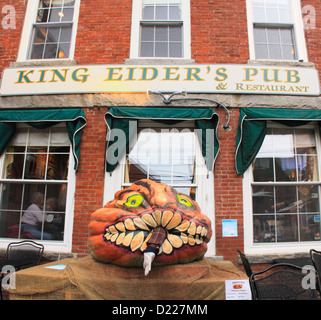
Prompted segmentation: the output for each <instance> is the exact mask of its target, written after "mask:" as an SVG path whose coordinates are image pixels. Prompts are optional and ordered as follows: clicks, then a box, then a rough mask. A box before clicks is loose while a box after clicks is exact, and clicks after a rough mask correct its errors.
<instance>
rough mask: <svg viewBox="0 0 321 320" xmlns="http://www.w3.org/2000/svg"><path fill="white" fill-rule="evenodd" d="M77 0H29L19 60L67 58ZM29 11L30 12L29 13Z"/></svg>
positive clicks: (70, 49)
mask: <svg viewBox="0 0 321 320" xmlns="http://www.w3.org/2000/svg"><path fill="white" fill-rule="evenodd" d="M78 6H79V0H39V1H38V0H37V1H29V4H28V9H27V14H26V17H27V18H26V22H25V26H24V30H23V37H24V36H26V38H25V39H29V40H28V42H29V43H28V42H26V40H25V39H22V42H21V45H20V52H19V59H18V60H24V58H25V59H27V60H28V59H32V60H34V59H36V60H39V59H40V60H41V59H70V58H72V56H73V50H74V42H75V36H76V28H77V26H76V21H77V17H78V10H79V9H78ZM28 14H29V15H28Z"/></svg>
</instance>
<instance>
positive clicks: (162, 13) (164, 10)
mask: <svg viewBox="0 0 321 320" xmlns="http://www.w3.org/2000/svg"><path fill="white" fill-rule="evenodd" d="M155 19H156V20H168V6H156V13H155Z"/></svg>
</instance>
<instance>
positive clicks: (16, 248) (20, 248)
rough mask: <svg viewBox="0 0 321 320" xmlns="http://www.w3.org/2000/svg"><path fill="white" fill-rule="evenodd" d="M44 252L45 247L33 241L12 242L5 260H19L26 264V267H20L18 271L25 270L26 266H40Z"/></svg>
mask: <svg viewBox="0 0 321 320" xmlns="http://www.w3.org/2000/svg"><path fill="white" fill-rule="evenodd" d="M43 251H44V246H43V245H42V244H40V243H37V242H34V241H31V240H23V241H19V242H11V243H9V245H8V247H7V251H6V257H5V259H8V260H17V261H21V263H23V262H25V265H23V264H21V266H18V269H23V268H25V267H26V266H27V267H30V266H34V265H37V264H39V263H40V260H41V258H42V255H43Z"/></svg>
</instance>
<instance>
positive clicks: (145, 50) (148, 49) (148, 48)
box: [140, 42, 154, 57]
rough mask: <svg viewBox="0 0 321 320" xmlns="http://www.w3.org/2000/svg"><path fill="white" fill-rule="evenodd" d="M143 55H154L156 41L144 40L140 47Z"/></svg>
mask: <svg viewBox="0 0 321 320" xmlns="http://www.w3.org/2000/svg"><path fill="white" fill-rule="evenodd" d="M140 56H141V57H154V43H153V42H142V43H141V47H140Z"/></svg>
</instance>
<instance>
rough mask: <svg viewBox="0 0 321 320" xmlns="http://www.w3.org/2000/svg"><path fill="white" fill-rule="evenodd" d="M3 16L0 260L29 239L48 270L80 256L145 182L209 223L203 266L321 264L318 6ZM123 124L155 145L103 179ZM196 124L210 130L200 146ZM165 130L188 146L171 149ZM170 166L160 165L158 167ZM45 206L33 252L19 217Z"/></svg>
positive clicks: (294, 1)
mask: <svg viewBox="0 0 321 320" xmlns="http://www.w3.org/2000/svg"><path fill="white" fill-rule="evenodd" d="M0 7H1V8H2V14H1V20H2V28H1V31H0V32H1V37H0V39H1V40H0V41H1V47H0V67H1V71H2V76H1V88H0V94H1V95H0V124H1V125H2V127H1V128H0V131H1V136H0V140H1V141H0V147H1V152H2V153H1V158H0V165H1V168H0V175H1V177H0V238H1V240H0V248H2V249H4V248H6V246H7V244H8V243H9V242H10V241H12V239H17V238H19V239H24V238H28V237H33V238H36V239H38V241H41V242H43V243H44V245H45V248H46V252H47V254H48V253H49V252H50V253H51V254H52V255H56V254H57V255H60V256H65V255H67V256H68V255H70V254H75V255H78V256H82V255H87V254H88V249H87V237H88V223H89V220H90V215H91V213H92V212H94V211H95V210H96V209H98V208H100V207H102V206H103V205H104V204H105V203H106V202H107V201H108V200H110V199H112V198H113V194H114V193H115V191H117V190H119V189H121V188H123V187H126V186H129V185H130V184H131V183H132V182H133V181H135V179H139V178H146V177H148V178H151V179H154V180H156V181H166V182H168V183H169V184H171V185H173V186H174V187H175V188H177V189H179V190H181V191H184V192H186V193H187V194H189V195H190V196H191V197H194V198H195V199H196V201H197V202H198V203H199V205H200V207H201V209H202V212H204V213H206V214H207V215H208V216H209V217H210V219H211V221H212V228H213V231H214V232H213V237H212V239H211V242H210V243H209V250H208V253H207V255H208V256H209V257H216V258H217V257H220V258H221V257H223V259H227V260H232V261H233V262H236V261H237V252H236V249H240V250H242V251H244V252H246V254H247V255H249V256H250V257H251V260H252V261H253V262H257V263H270V262H271V261H272V260H273V258H274V257H276V256H280V255H288V254H292V255H293V254H296V255H301V254H307V252H308V251H309V250H310V248H316V249H318V248H319V249H321V239H320V199H321V197H320V185H321V183H320V182H321V176H320V168H321V167H320V165H321V162H320V159H321V154H320V152H321V148H320V147H321V139H320V132H319V128H320V126H319V124H320V123H321V122H320V120H321V108H320V101H321V100H320V97H319V93H320V87H319V74H318V71H319V69H320V68H321V60H320V59H321V58H320V57H321V44H320V41H319V38H320V35H321V33H320V21H319V20H318V17H319V14H320V12H321V4H320V2H319V1H317V0H301V1H299V0H237V1H235V0H233V1H232V0H226V1H214V0H211V1H200V0H198V1H196V0H134V1H130V0H116V1H105V0H100V1H87V0H40V1H39V0H16V1H12V0H6V1H4V0H1V1H0ZM149 89H150V90H149ZM148 90H149V93H150V94H149V95H148V94H146V92H147V91H148ZM184 91H186V92H187V94H186V95H185V96H183V95H181V93H182V92H184ZM173 92H178V93H177V94H175V95H174V96H172V97H170V96H169V94H171V93H173ZM159 93H163V94H165V95H166V96H165V97H164V98H163V97H162V95H160V94H159ZM146 108H148V109H146ZM158 108H160V109H158ZM155 110H156V111H157V112H158V114H157V115H155ZM182 110H183V112H182ZM22 111H23V112H22ZM117 114H118V116H117ZM119 114H121V117H123V118H124V119H129V118H130V117H131V119H132V120H133V121H134V122H135V125H136V128H137V130H138V131H139V132H141V130H143V129H149V131H146V130H144V131H143V133H142V134H141V135H140V136H139V137H140V138H139V139H141V140H139V139H138V140H137V141H136V142H135V143H136V144H135V143H134V145H131V146H130V147H131V150H132V151H133V150H135V146H136V147H137V148H138V149H140V151H141V152H142V153H143V155H141V154H139V153H136V154H133V153H132V154H130V153H131V152H129V151H128V154H122V156H123V157H120V155H119V159H117V160H118V162H119V164H118V165H117V163H118V162H117V163H116V165H114V166H112V168H108V164H110V163H108V161H107V160H108V159H107V158H106V139H110V136H108V130H107V123H108V121H107V120H108V119H110V121H111V123H113V125H114V123H115V121H113V120H114V119H116V118H117V117H119ZM195 114H196V115H195ZM208 114H210V115H208ZM178 115H179V116H178ZM108 117H109V118H108ZM155 118H157V119H158V120H159V119H161V121H160V122H159V121H158V122H155V121H153V119H154V120H155ZM169 118H170V119H172V120H174V122H168V120H169ZM178 118H179V119H178ZM165 120H166V121H167V122H166V121H165ZM178 120H180V121H178ZM182 120H184V121H182ZM200 120H203V121H204V123H205V124H204V125H205V127H206V126H207V125H213V127H211V128H212V130H210V131H209V132H208V133H206V139H205V136H204V139H205V140H206V141H205V142H203V144H202V146H201V145H200V144H199V140H198V139H197V137H196V135H195V132H196V131H197V130H195V129H200ZM28 123H29V125H28ZM30 123H31V125H30ZM114 128H115V127H114ZM213 128H214V129H213ZM169 129H177V130H176V131H179V130H182V129H185V131H184V132H185V133H182V132H181V131H179V132H181V133H177V132H176V134H174V133H173V134H171V135H170V138H168V137H167V136H166V135H165V131H164V130H167V131H168V130H169ZM162 130H163V131H162ZM148 132H149V133H148ZM204 132H205V131H204ZM211 135H212V136H211ZM153 137H155V140H153V141H163V143H162V142H158V143H154V142H153V143H151V144H148V141H149V140H148V139H154V138H153ZM166 137H167V138H166ZM177 138H178V139H181V140H180V141H182V140H183V141H184V142H186V141H188V142H189V143H187V144H185V143H177V142H175V141H177V140H175V139H177ZM121 139H125V140H126V136H122V137H121ZM128 139H129V137H128V136H127V140H128ZM144 139H145V140H144ZM164 139H165V142H166V143H164ZM166 139H170V140H166ZM168 141H171V143H172V145H170V143H168ZM211 141H214V146H213V145H212V144H211ZM108 145H109V146H110V145H112V144H111V143H109V144H108ZM169 145H170V146H171V147H170V148H169V147H168V146H169ZM206 150H207V152H205V151H206ZM107 154H108V153H107ZM164 154H166V155H167V156H168V157H169V158H168V159H169V161H167V163H165V165H164V164H162V163H159V162H157V161H156V160H155V159H154V162H153V161H151V162H149V161H150V160H151V158H150V155H156V158H157V157H158V159H159V158H160V155H164ZM147 155H148V156H147ZM148 159H149V160H148ZM175 159H184V161H183V165H182V162H179V161H174V160H175ZM36 192H40V194H41V195H42V208H43V211H45V212H46V214H47V219H49V221H50V220H53V221H52V222H55V225H54V227H52V225H51V226H50V222H45V221H43V223H41V226H42V227H41V228H40V231H39V230H38V232H39V234H38V236H33V235H32V232H33V230H31V229H30V230H29V229H28V227H27V226H26V221H24V219H23V215H24V214H25V212H26V211H28V207H29V205H30V204H31V198H32V195H33V194H35V193H36ZM52 198H54V200H52ZM51 200H52V201H53V202H54V206H53V207H51V206H49V204H50V201H51ZM42 217H44V215H43V214H42ZM39 237H40V238H39ZM41 239H42V240H41Z"/></svg>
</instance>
